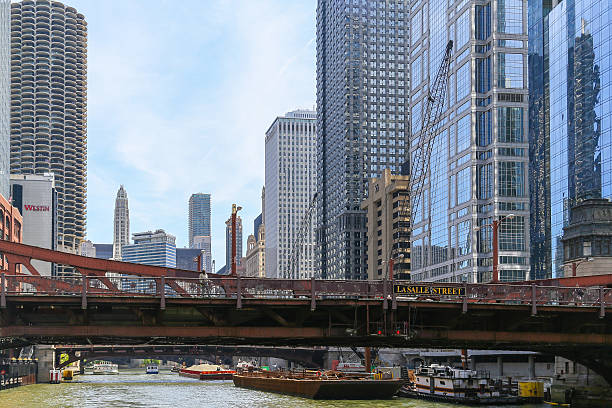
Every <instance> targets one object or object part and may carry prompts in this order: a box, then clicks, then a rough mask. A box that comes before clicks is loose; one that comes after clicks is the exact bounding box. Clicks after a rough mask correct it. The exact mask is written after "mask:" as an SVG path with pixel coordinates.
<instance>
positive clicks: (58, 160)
mask: <svg viewBox="0 0 612 408" xmlns="http://www.w3.org/2000/svg"><path fill="white" fill-rule="evenodd" d="M11 62H12V63H11V122H10V123H11V148H10V152H11V160H10V172H11V174H26V175H29V174H38V175H42V174H44V173H53V174H54V175H55V188H56V190H57V220H58V234H57V239H58V242H57V249H58V250H60V251H66V252H71V253H77V252H78V250H79V244H80V242H81V241H82V240H83V239H85V223H86V214H87V212H86V207H87V23H86V22H85V18H84V16H83V15H82V14H80V13H78V11H77V10H76V9H74V8H73V7H69V6H65V5H64V4H62V3H60V2H56V1H53V2H49V1H45V0H28V1H22V2H15V3H12V4H11ZM70 270H71V268H69V270H66V271H64V270H63V269H61V270H58V273H59V274H62V273H69V272H70Z"/></svg>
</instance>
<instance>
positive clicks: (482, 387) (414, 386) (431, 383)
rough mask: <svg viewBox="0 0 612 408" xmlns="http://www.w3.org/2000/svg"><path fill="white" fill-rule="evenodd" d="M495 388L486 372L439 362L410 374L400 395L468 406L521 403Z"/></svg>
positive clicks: (519, 399)
mask: <svg viewBox="0 0 612 408" xmlns="http://www.w3.org/2000/svg"><path fill="white" fill-rule="evenodd" d="M507 391H508V390H504V389H503V388H501V387H495V386H494V384H493V381H492V380H491V378H490V376H489V374H488V373H487V372H484V371H475V370H465V369H459V368H453V367H448V366H443V365H438V364H432V365H429V366H421V367H419V368H418V369H417V370H416V371H415V372H414V373H411V375H410V383H409V385H406V386H404V387H402V388H401V389H400V391H399V393H398V395H399V396H400V397H406V398H418V399H425V400H430V401H439V402H451V403H461V404H467V405H504V404H518V403H521V402H522V400H521V398H519V397H518V396H516V395H510V393H508V392H507Z"/></svg>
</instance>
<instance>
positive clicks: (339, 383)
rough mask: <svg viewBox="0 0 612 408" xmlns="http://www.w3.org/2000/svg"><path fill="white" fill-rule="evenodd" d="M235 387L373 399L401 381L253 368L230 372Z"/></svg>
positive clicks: (388, 395) (390, 391) (314, 396)
mask: <svg viewBox="0 0 612 408" xmlns="http://www.w3.org/2000/svg"><path fill="white" fill-rule="evenodd" d="M233 380H234V385H235V386H236V387H241V388H248V389H253V390H258V391H268V392H274V393H278V394H287V395H293V396H297V397H304V398H312V399H323V400H330V399H344V400H373V399H389V398H392V397H393V396H394V395H395V393H396V392H397V391H398V389H399V388H400V387H401V386H402V384H403V382H404V381H403V380H402V379H399V378H396V379H374V378H373V377H372V376H371V375H369V374H366V375H360V374H348V373H342V372H339V371H303V372H291V371H257V372H243V373H239V374H236V375H234V377H233Z"/></svg>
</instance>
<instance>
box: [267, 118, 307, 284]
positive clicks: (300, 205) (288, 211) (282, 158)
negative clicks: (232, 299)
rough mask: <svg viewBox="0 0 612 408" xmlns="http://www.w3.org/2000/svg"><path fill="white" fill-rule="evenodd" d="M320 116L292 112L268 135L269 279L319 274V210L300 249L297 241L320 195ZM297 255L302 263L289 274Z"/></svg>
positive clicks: (281, 119)
mask: <svg viewBox="0 0 612 408" xmlns="http://www.w3.org/2000/svg"><path fill="white" fill-rule="evenodd" d="M316 117H317V116H316V112H314V111H308V110H296V111H293V112H289V113H287V114H286V115H284V116H280V117H278V118H276V119H275V120H274V122H273V123H272V125H271V126H270V128H269V129H268V131H267V132H266V145H265V151H266V152H265V154H266V157H265V166H266V175H265V181H266V185H265V194H262V196H264V197H263V198H264V204H262V205H263V211H264V220H265V228H266V250H265V251H266V276H267V277H269V278H292V279H308V278H310V277H312V275H313V273H314V271H315V266H316V261H315V259H316V258H315V254H316V252H315V250H316V248H315V222H316V208H313V209H312V212H311V214H310V217H311V222H310V226H309V228H308V229H307V230H305V232H304V237H303V239H302V243H301V245H298V236H299V233H300V230H301V228H302V222H304V221H305V220H306V219H307V218H308V217H306V215H307V212H308V210H309V208H310V203H311V202H312V200H313V198H314V196H315V193H316V175H317V173H316V171H317V169H316V159H317V152H316ZM298 246H299V248H298ZM294 251H298V254H297V257H296V259H297V260H298V261H299V263H296V265H295V269H294V270H293V271H290V270H289V269H290V265H289V262H290V258H291V256H292V254H293V252H294Z"/></svg>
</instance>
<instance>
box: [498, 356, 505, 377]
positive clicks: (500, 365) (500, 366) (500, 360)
mask: <svg viewBox="0 0 612 408" xmlns="http://www.w3.org/2000/svg"><path fill="white" fill-rule="evenodd" d="M497 372H498V373H499V374H498V375H499V376H500V377H503V376H504V359H503V358H502V356H497Z"/></svg>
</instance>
